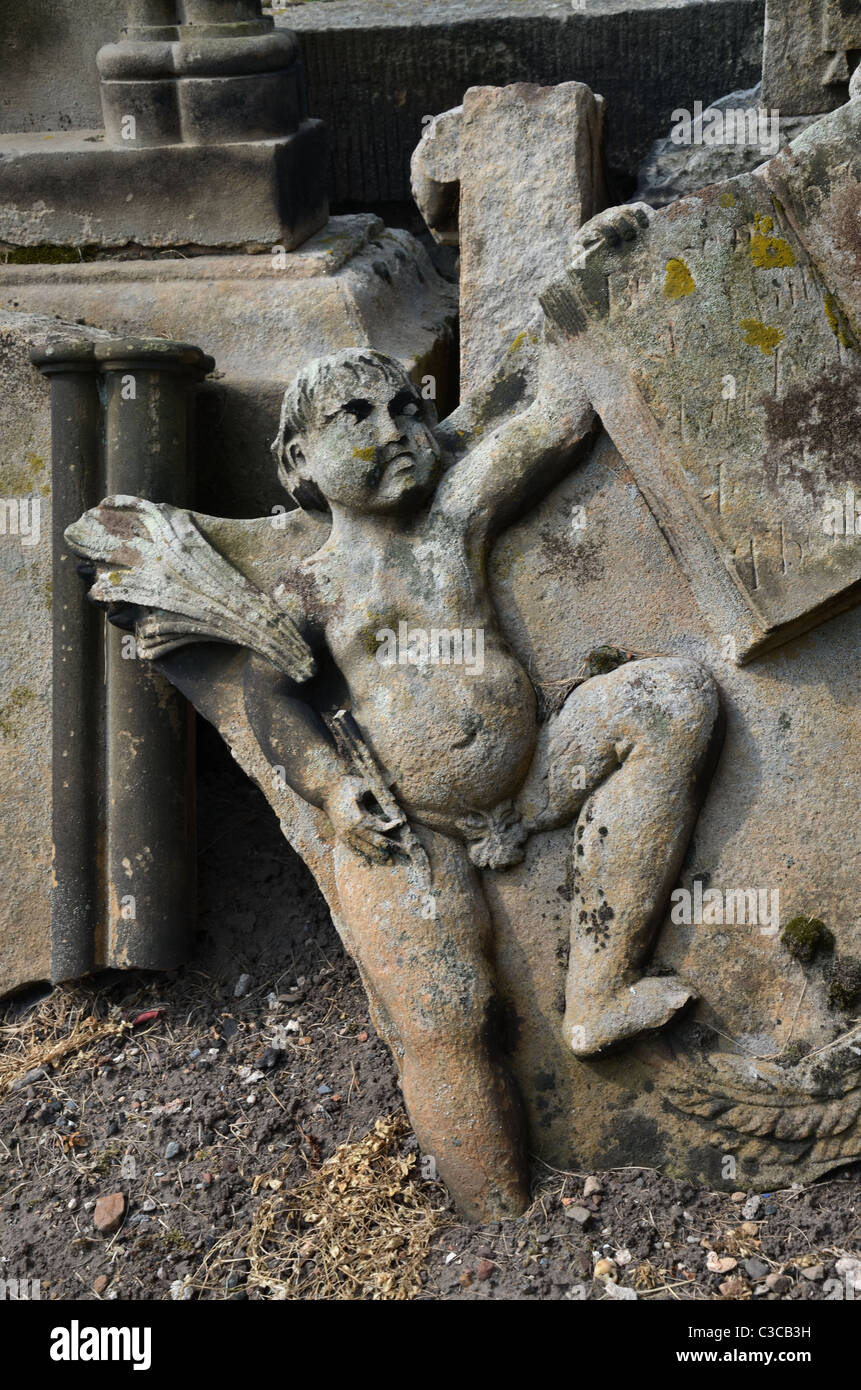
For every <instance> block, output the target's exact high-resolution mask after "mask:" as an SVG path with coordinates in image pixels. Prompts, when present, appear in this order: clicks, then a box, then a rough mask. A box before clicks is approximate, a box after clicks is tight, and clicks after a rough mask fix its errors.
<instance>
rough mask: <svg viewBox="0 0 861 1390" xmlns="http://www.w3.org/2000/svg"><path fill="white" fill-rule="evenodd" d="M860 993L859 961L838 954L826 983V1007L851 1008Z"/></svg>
mask: <svg viewBox="0 0 861 1390" xmlns="http://www.w3.org/2000/svg"><path fill="white" fill-rule="evenodd" d="M859 995H861V961H857V960H855V959H853V957H852V956H840V957H838V959H837V960H835V962H834V967H833V969H832V971H831V979H830V981H829V983H828V1007H829V1008H831V1009H851V1008H852V1006H853V1004H854V1003H855V1002H856V1000H857V999H858V997H859Z"/></svg>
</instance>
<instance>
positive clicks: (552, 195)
mask: <svg viewBox="0 0 861 1390" xmlns="http://www.w3.org/2000/svg"><path fill="white" fill-rule="evenodd" d="M603 126H604V100H603V98H602V97H600V96H597V97H596V96H593V94H592V93H591V92H590V91H589V88H588V87H584V86H583V84H582V83H580V82H563V83H561V84H560V85H559V86H557V87H535V86H530V85H528V84H526V83H516V84H515V85H513V86H511V87H471V88H470V89H469V91H468V92H467V93H466V95H465V96H464V99H463V105H462V106H461V107H460V108H456V109H455V110H454V111H447V112H445V113H444V114H443V115H442V116H438V117H437V118H436V119H435V120H434V121H433V122H432V123H431V125H430V126H429V127H428V129H427V131H426V133H425V135H424V136H423V138H422V141H421V143H420V144H419V145H418V146H417V148H416V151H415V154H414V156H413V170H414V176H413V190H414V194H415V197H416V201H417V202H418V204H419V209H420V210H421V211H422V212H423V213H424V214H425V220H426V221H427V222H428V226H429V227H430V228H431V231H432V232H433V233H434V234H435V235H436V225H437V224H438V223H441V225H442V231H441V234H440V236H439V239H440V240H442V241H447V242H448V243H449V244H451V242H452V241H453V240H454V239H455V236H457V238H459V241H460V246H461V254H460V295H461V310H460V345H461V346H460V372H461V391H462V393H463V394H466V393H468V392H469V391H472V390H474V389H475V388H476V387H477V386H478V385H479V384H480V383H481V382H482V381H484V380H485V378H487V377H489V376H490V375H491V374H492V373H493V372H494V371H495V370H496V369H497V367H499V365H500V364H501V362H502V359H503V358H504V357H505V355H506V354H507V353H509V352H512V351H514V352H517V351H518V350H519V349H520V348H522V347H523V346H524V344H525V342H526V339H527V337H528V335H530V334H533V335H534V333H535V331H536V329H537V328H538V326H539V325H540V322H541V307H540V305H539V304H538V301H537V298H536V293H535V291H536V286H540V285H541V284H543V283H544V282H545V281H546V280H549V279H550V278H551V277H553V276H555V275H556V273H557V272H558V267H559V265H560V263H562V262H564V261H565V260H566V259H567V251H568V247H569V245H570V241H571V237H572V235H573V234H574V232H575V231H576V230H577V228H578V227H580V226H581V225H582V223H583V222H586V221H588V219H589V218H590V217H592V216H593V215H594V214H595V213H596V212H597V211H598V210H599V208H601V207H603V206H604V199H605V190H604V172H603V166H602V135H603ZM455 184H456V185H457V188H456V189H455V188H454V187H453V185H455ZM458 204H459V211H458V212H457V215H456V216H455V214H454V212H453V208H454V207H456V206H457V205H458ZM455 227H456V231H455Z"/></svg>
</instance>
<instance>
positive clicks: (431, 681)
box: [354, 652, 536, 826]
mask: <svg viewBox="0 0 861 1390" xmlns="http://www.w3.org/2000/svg"><path fill="white" fill-rule="evenodd" d="M354 696H355V692H354ZM354 713H355V716H356V718H357V720H358V722H359V725H360V727H361V728H362V730H363V732H364V733H365V736H366V737H367V739H368V740H369V742H370V743H371V744H372V746H373V748H374V751H375V754H376V756H377V759H378V761H379V762H380V764H381V765H382V766H383V767H384V768H385V769H386V771H387V773H388V774H389V776H390V777H391V778H392V779H393V790H394V791H395V794H396V795H397V797H398V800H399V801H400V803H401V805H402V806H403V807H404V809H405V810H407V811H409V812H411V813H413V814H415V815H416V816H418V817H419V818H420V819H421V818H422V816H424V817H426V818H427V819H429V820H430V821H431V822H432V823H434V824H437V825H440V826H442V825H443V824H448V823H449V822H451V824H453V823H454V819H456V818H457V817H459V816H462V815H465V814H467V813H468V812H469V811H473V810H476V811H483V810H489V809H490V808H491V807H493V806H496V805H497V804H498V803H499V802H500V801H503V800H505V799H506V798H507V797H510V796H513V795H514V793H515V792H516V791H517V790H518V788H519V787H520V784H521V783H522V781H523V778H524V777H525V775H526V772H527V770H528V768H529V764H530V762H531V759H532V753H533V749H534V746H535V736H536V715H535V695H534V692H533V689H532V685H531V683H530V681H529V678H528V677H527V675H526V673H525V671H524V670H523V669H522V667H520V666H519V665H518V664H517V663H516V662H515V661H514V660H512V658H511V657H509V656H508V655H507V654H505V653H502V652H490V653H487V654H486V655H485V658H484V663H483V669H482V670H481V672H480V673H479V672H478V670H477V669H476V670H474V671H472V672H470V671H469V670H468V669H465V668H463V667H455V666H445V665H436V666H434V665H427V666H422V667H407V668H403V667H396V666H393V667H383V668H382V669H381V670H380V672H379V681H378V684H377V686H376V688H372V689H370V690H369V691H368V692H367V694H366V698H365V699H358V700H355V704H354Z"/></svg>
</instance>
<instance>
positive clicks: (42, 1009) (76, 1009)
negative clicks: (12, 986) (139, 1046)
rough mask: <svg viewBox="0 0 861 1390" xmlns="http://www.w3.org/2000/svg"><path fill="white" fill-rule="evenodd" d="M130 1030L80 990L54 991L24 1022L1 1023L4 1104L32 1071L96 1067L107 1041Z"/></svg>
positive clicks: (0, 1075) (0, 1080) (115, 1013)
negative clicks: (94, 1059)
mask: <svg viewBox="0 0 861 1390" xmlns="http://www.w3.org/2000/svg"><path fill="white" fill-rule="evenodd" d="M130 1031H131V1025H130V1024H129V1023H127V1022H125V1021H124V1020H123V1019H122V1018H121V1017H120V1014H119V1011H118V1010H115V1009H107V1010H106V1009H105V1007H104V1005H101V1007H100V1006H99V1001H98V997H97V996H96V995H95V994H94V993H89V992H88V991H87V990H85V989H82V988H80V987H79V986H60V987H59V988H57V989H54V990H52V991H51V993H50V994H49V995H46V997H45V998H44V999H42V1000H40V1002H39V1003H38V1004H37V1005H36V1006H35V1007H34V1008H32V1009H30V1010H29V1011H28V1012H27V1013H26V1014H25V1015H24V1016H23V1017H22V1018H20V1019H16V1020H15V1021H14V1022H11V1023H2V1024H0V1100H3V1099H4V1098H5V1097H6V1096H7V1095H8V1094H9V1092H10V1091H11V1090H12V1088H13V1086H15V1084H16V1082H19V1081H20V1080H21V1079H22V1077H24V1076H26V1075H27V1073H28V1072H30V1071H34V1070H35V1069H36V1068H38V1067H49V1066H50V1067H57V1066H58V1065H60V1066H61V1067H62V1069H63V1070H64V1071H66V1070H73V1069H75V1068H77V1067H79V1066H84V1065H87V1064H91V1063H92V1061H93V1057H94V1054H95V1055H98V1052H99V1050H100V1048H101V1050H103V1047H102V1045H103V1044H104V1042H105V1040H106V1039H115V1038H118V1037H121V1036H122V1037H124V1036H125V1035H126V1034H128V1033H129V1032H130Z"/></svg>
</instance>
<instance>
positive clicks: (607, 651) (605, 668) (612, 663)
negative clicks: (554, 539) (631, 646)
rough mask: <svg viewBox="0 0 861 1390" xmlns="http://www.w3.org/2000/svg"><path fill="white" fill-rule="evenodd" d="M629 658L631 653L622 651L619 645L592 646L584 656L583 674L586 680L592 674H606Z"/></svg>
mask: <svg viewBox="0 0 861 1390" xmlns="http://www.w3.org/2000/svg"><path fill="white" fill-rule="evenodd" d="M631 659H632V657H631V653H630V652H625V651H622V649H621V647H609V646H604V647H593V648H592V650H591V652H590V653H589V655H588V656H587V658H586V665H585V667H584V675H585V677H586V679H587V680H591V679H592V677H593V676H606V675H607V673H608V672H609V671H615V670H616V667H617V666H624V665H625V664H626V663H627V662H629V661H630V660H631Z"/></svg>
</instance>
